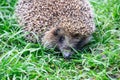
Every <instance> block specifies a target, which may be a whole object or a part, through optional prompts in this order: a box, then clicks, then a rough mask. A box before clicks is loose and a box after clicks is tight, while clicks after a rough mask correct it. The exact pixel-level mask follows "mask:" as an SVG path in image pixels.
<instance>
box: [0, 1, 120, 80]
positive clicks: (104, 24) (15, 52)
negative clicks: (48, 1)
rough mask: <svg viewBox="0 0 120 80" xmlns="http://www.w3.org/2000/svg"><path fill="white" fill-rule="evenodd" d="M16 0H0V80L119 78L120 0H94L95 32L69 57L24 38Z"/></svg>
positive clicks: (114, 79)
mask: <svg viewBox="0 0 120 80" xmlns="http://www.w3.org/2000/svg"><path fill="white" fill-rule="evenodd" d="M15 3H16V0H0V80H120V0H91V4H92V5H93V7H94V11H95V22H96V27H97V29H96V32H95V33H94V34H93V39H92V40H91V42H90V43H89V45H87V46H86V47H84V49H83V51H78V52H77V53H76V54H75V55H73V56H72V59H71V60H70V61H68V60H65V59H63V57H62V56H61V55H59V52H57V51H54V49H51V50H47V49H45V48H44V47H42V46H41V45H40V44H39V43H38V44H34V43H28V42H27V41H25V40H24V38H23V36H24V34H22V31H21V28H20V27H19V25H18V24H17V23H16V21H15V16H14V8H15Z"/></svg>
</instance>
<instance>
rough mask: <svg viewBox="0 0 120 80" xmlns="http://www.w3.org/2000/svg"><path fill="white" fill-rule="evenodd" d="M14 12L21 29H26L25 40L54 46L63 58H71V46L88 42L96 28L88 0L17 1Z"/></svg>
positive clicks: (78, 45)
mask: <svg viewBox="0 0 120 80" xmlns="http://www.w3.org/2000/svg"><path fill="white" fill-rule="evenodd" d="M15 14H16V16H17V18H18V23H19V24H20V25H21V26H23V30H24V32H29V34H27V35H26V39H27V40H29V41H32V42H36V41H38V40H39V41H40V42H42V44H43V45H44V46H45V47H47V48H52V47H54V46H56V47H57V48H58V49H59V50H60V51H61V52H62V54H63V56H64V58H70V56H71V55H72V54H73V53H74V52H73V48H75V49H76V48H77V47H80V48H81V47H83V46H84V45H85V44H87V43H88V42H89V40H90V37H91V35H92V33H93V32H94V31H95V23H94V15H93V11H92V8H91V5H90V3H89V1H88V0H19V1H18V3H17V6H16V10H15ZM35 35H37V36H38V39H37V38H36V36H35Z"/></svg>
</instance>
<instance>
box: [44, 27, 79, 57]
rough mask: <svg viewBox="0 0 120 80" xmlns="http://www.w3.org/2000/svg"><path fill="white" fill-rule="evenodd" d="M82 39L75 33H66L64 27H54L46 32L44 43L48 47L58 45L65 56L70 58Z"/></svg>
mask: <svg viewBox="0 0 120 80" xmlns="http://www.w3.org/2000/svg"><path fill="white" fill-rule="evenodd" d="M79 41H80V37H79V36H78V35H77V34H75V35H71V34H70V33H66V32H65V31H64V30H63V29H62V28H53V29H52V30H50V31H48V32H46V33H45V35H44V37H43V38H42V43H43V45H44V46H45V47H47V48H52V47H54V46H56V47H57V48H58V49H59V50H60V51H61V52H62V54H63V57H64V58H70V56H71V55H72V54H73V48H76V45H77V44H78V42H79Z"/></svg>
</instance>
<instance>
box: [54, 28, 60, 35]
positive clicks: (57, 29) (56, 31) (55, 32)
mask: <svg viewBox="0 0 120 80" xmlns="http://www.w3.org/2000/svg"><path fill="white" fill-rule="evenodd" d="M59 33H60V28H56V29H55V31H54V32H53V34H54V35H55V36H57V35H59Z"/></svg>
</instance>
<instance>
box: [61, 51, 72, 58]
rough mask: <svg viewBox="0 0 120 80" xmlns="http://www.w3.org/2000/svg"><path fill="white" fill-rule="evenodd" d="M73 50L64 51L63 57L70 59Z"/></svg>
mask: <svg viewBox="0 0 120 80" xmlns="http://www.w3.org/2000/svg"><path fill="white" fill-rule="evenodd" d="M71 54H72V53H71V52H64V53H63V57H64V58H65V59H70V56H71Z"/></svg>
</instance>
